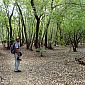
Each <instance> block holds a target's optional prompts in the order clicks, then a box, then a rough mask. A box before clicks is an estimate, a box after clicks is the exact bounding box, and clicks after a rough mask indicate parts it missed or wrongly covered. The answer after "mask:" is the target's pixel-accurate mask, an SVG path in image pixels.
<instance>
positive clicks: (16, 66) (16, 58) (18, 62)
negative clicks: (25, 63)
mask: <svg viewBox="0 0 85 85" xmlns="http://www.w3.org/2000/svg"><path fill="white" fill-rule="evenodd" d="M14 56H15V71H18V70H19V65H20V60H18V58H19V56H18V55H17V53H15V54H14Z"/></svg>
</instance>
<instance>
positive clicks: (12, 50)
mask: <svg viewBox="0 0 85 85" xmlns="http://www.w3.org/2000/svg"><path fill="white" fill-rule="evenodd" d="M10 50H11V53H12V54H15V43H13V44H12V45H11V48H10Z"/></svg>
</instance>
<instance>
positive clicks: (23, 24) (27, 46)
mask: <svg viewBox="0 0 85 85" xmlns="http://www.w3.org/2000/svg"><path fill="white" fill-rule="evenodd" d="M16 5H17V7H18V9H19V12H20V15H21V22H22V26H23V27H24V33H25V39H26V48H27V49H28V48H29V45H28V38H27V32H26V26H25V22H24V18H23V15H22V11H21V9H20V6H19V5H18V3H17V2H16Z"/></svg>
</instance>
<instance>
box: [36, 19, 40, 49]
mask: <svg viewBox="0 0 85 85" xmlns="http://www.w3.org/2000/svg"><path fill="white" fill-rule="evenodd" d="M39 25H40V18H38V19H37V24H36V40H35V47H36V48H38V47H39V46H38V37H39Z"/></svg>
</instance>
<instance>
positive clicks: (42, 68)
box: [0, 47, 85, 85]
mask: <svg viewBox="0 0 85 85" xmlns="http://www.w3.org/2000/svg"><path fill="white" fill-rule="evenodd" d="M44 55H45V56H44V57H39V56H37V54H36V52H35V51H33V52H30V51H26V50H25V49H24V50H23V56H22V61H21V64H20V69H21V70H22V72H21V73H15V72H14V63H15V61H14V57H13V55H12V54H11V53H10V51H6V50H5V51H3V50H0V85H85V66H83V65H80V64H78V63H77V62H76V61H75V58H78V57H79V58H80V57H84V56H85V48H82V49H81V48H80V49H79V50H78V52H76V53H74V52H69V49H68V48H61V47H56V48H55V49H54V50H47V51H46V53H44Z"/></svg>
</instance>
